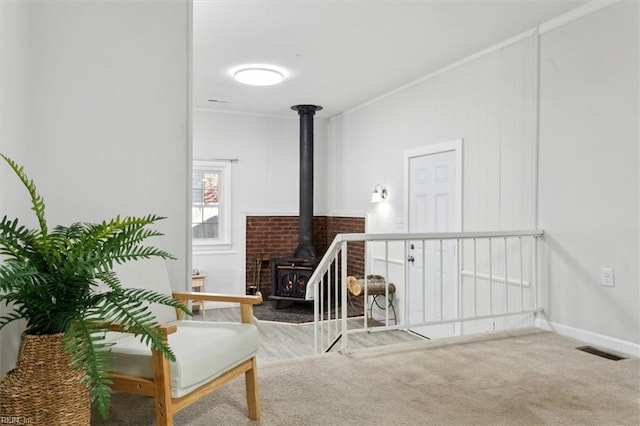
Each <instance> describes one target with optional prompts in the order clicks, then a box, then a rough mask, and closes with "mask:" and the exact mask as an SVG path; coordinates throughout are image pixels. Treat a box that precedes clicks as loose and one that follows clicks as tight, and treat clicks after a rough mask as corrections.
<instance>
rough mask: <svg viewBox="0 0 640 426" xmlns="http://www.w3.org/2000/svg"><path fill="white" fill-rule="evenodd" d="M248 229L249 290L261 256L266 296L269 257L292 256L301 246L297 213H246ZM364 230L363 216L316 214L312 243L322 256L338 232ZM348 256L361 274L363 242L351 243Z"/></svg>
mask: <svg viewBox="0 0 640 426" xmlns="http://www.w3.org/2000/svg"><path fill="white" fill-rule="evenodd" d="M246 230H247V231H246V283H247V284H246V286H247V289H248V288H249V286H251V285H253V282H254V274H255V271H256V270H257V267H256V264H257V262H256V259H257V258H258V256H260V258H261V259H262V261H261V262H260V291H261V292H262V295H263V297H264V298H265V299H266V298H268V296H269V295H270V294H271V265H270V263H269V260H270V259H272V258H279V257H291V256H292V255H293V252H294V251H295V249H296V247H297V246H298V216H247V222H246ZM361 232H364V218H351V217H327V216H315V217H314V218H313V245H314V248H315V250H316V254H317V255H318V257H319V258H320V257H322V256H323V255H324V253H325V252H326V251H327V248H328V247H329V245H330V244H331V242H332V241H333V239H334V238H335V236H336V234H339V233H361ZM347 255H348V262H349V265H350V266H349V270H350V271H351V270H352V268H355V269H354V274H357V275H362V272H361V271H364V244H363V243H349V246H348V247H347ZM352 265H353V266H352ZM358 271H360V272H358ZM349 273H351V272H349Z"/></svg>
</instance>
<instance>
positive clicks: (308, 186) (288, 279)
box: [271, 105, 322, 300]
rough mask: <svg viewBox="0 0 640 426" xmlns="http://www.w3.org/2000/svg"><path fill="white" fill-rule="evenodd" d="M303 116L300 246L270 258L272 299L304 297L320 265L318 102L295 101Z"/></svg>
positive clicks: (301, 118)
mask: <svg viewBox="0 0 640 426" xmlns="http://www.w3.org/2000/svg"><path fill="white" fill-rule="evenodd" d="M291 109H292V110H294V111H297V112H298V115H299V116H300V191H299V192H300V213H299V215H300V216H299V222H298V227H299V230H298V233H299V237H298V246H297V248H296V250H295V252H294V253H293V257H291V258H280V259H273V260H272V261H271V277H272V285H271V292H272V296H271V298H273V299H276V300H278V299H293V300H296V299H297V300H305V296H306V289H307V283H308V281H309V278H310V277H311V275H312V274H313V270H314V269H315V267H316V265H317V260H316V251H315V249H314V248H313V116H314V115H315V113H316V111H320V110H321V109H322V107H321V106H317V105H294V106H292V107H291Z"/></svg>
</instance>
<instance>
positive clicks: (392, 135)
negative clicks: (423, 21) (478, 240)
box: [328, 37, 536, 332]
mask: <svg viewBox="0 0 640 426" xmlns="http://www.w3.org/2000/svg"><path fill="white" fill-rule="evenodd" d="M535 53H536V50H535V40H534V39H533V37H529V38H526V39H524V40H521V41H519V42H517V43H515V44H511V45H508V46H506V47H502V48H499V49H497V50H493V51H492V52H490V53H487V54H485V55H483V56H481V57H479V58H477V59H474V60H472V61H468V62H466V63H464V64H462V65H460V66H457V67H455V68H452V69H450V70H448V71H446V72H443V73H440V74H437V75H434V76H433V77H432V78H428V79H426V80H424V81H422V82H420V83H418V84H416V85H414V86H412V87H409V88H407V89H405V90H402V91H399V92H397V93H394V94H392V95H390V96H387V97H385V98H383V99H380V100H378V101H376V102H373V103H371V104H369V105H366V106H363V107H361V108H359V109H356V110H354V111H352V112H348V113H346V114H344V115H342V116H339V117H337V118H335V119H332V120H331V121H330V131H329V135H330V141H329V144H330V145H329V146H330V157H329V158H330V162H329V164H330V172H329V174H328V176H329V187H330V188H331V189H332V190H331V191H329V201H328V203H329V206H330V210H331V212H332V213H333V214H338V215H339V214H345V213H354V212H360V214H362V213H368V214H369V221H368V225H369V226H368V232H406V230H407V224H406V223H405V221H406V219H405V218H406V217H407V212H406V194H405V192H406V190H407V188H405V187H404V185H405V184H404V179H405V173H406V172H407V171H405V169H404V152H405V150H409V149H414V148H418V147H423V146H426V145H431V144H437V143H441V142H445V141H450V140H454V139H463V140H464V142H463V201H462V202H463V214H462V219H463V220H462V222H463V223H462V229H463V230H465V231H476V230H481V231H491V230H494V231H497V230H514V229H532V228H534V220H535V185H534V181H535V168H536V162H535V155H533V153H534V152H535V122H536V116H535V112H536V110H535V93H536V92H535V78H536V74H535V69H536V68H535ZM377 183H380V184H383V185H384V186H385V187H387V188H388V190H389V200H388V202H386V203H381V204H371V203H370V197H371V191H372V190H373V187H374V185H375V184H377ZM376 247H377V248H378V249H377V250H374V251H375V253H374V254H373V257H374V259H373V260H374V265H375V267H376V268H381V267H382V268H384V267H383V266H382V265H381V262H380V261H381V260H382V259H384V256H385V255H384V252H383V250H382V249H383V246H382V245H378V246H376ZM394 247H395V246H394ZM396 248H397V249H395V250H393V251H392V253H391V255H390V257H391V260H392V261H393V265H392V266H393V267H392V268H391V270H390V275H391V276H390V277H389V280H390V281H392V282H395V283H397V284H398V283H402V282H403V280H404V275H403V268H402V267H400V266H398V265H402V264H403V263H404V261H403V250H402V249H401V247H400V246H397V247H396ZM465 259H466V260H467V262H470V261H471V260H472V257H471V256H466V257H465ZM464 267H465V269H469V270H471V266H470V265H465V266H464ZM382 271H384V269H374V270H372V271H371V272H374V273H381V272H382ZM397 296H398V297H399V300H402V297H403V295H402V286H399V287H398V293H397ZM485 329H486V327H483V329H482V331H484V330H485ZM465 330H466V331H468V332H470V331H471V329H470V328H469V327H466V328H465Z"/></svg>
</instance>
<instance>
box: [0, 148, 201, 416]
mask: <svg viewBox="0 0 640 426" xmlns="http://www.w3.org/2000/svg"><path fill="white" fill-rule="evenodd" d="M0 156H1V157H2V158H3V159H4V160H5V161H6V163H7V164H8V165H9V166H10V167H11V169H13V171H14V172H15V174H16V175H17V177H18V178H19V180H20V181H21V182H22V184H23V185H24V186H25V187H26V189H27V191H28V192H29V196H30V198H31V207H32V210H33V211H34V212H35V216H36V218H37V221H38V227H36V228H35V229H27V228H26V227H24V226H22V225H20V224H19V222H18V219H9V218H7V217H6V216H4V217H3V218H2V220H1V221H0V255H1V256H2V258H3V261H2V263H1V264H0V303H4V304H5V305H6V306H7V307H8V310H7V312H8V313H7V314H5V315H4V316H2V317H0V329H1V328H3V327H4V326H6V325H7V324H9V323H10V322H12V321H15V320H18V319H24V320H26V330H25V332H24V333H23V335H22V337H21V343H20V350H19V354H18V361H17V366H16V368H15V369H14V370H12V371H10V372H9V373H7V374H6V375H5V376H4V377H3V378H2V381H0V416H2V418H12V419H14V420H16V421H23V422H25V423H32V424H65V425H69V424H88V423H89V419H90V416H91V404H92V403H93V404H95V405H96V406H97V409H98V411H99V412H100V414H101V415H102V416H103V417H105V418H106V416H107V412H108V406H109V400H110V384H111V380H110V378H109V366H110V352H109V347H110V343H108V342H107V341H106V340H105V338H104V335H105V332H106V331H108V330H111V329H112V328H113V325H114V319H117V322H118V324H119V327H120V328H121V329H122V330H124V331H133V332H134V333H135V334H137V335H138V336H139V337H140V339H141V341H143V342H145V343H146V344H147V345H149V346H151V347H152V348H153V349H156V350H159V351H161V352H162V353H163V354H164V355H165V357H166V358H167V359H169V360H175V356H174V354H173V352H172V351H171V348H170V347H169V345H168V344H167V343H166V341H165V340H163V337H162V334H161V333H160V331H159V330H158V325H159V324H158V323H157V322H156V320H155V317H154V316H153V315H152V313H151V312H150V310H149V309H148V303H159V304H164V305H168V306H172V307H174V308H177V309H181V310H182V311H184V312H185V313H187V314H189V315H191V313H190V312H189V310H188V309H187V308H186V307H185V306H184V305H183V304H181V303H180V302H178V301H176V300H175V299H173V298H171V297H170V296H169V295H164V294H159V293H156V292H154V291H150V290H142V289H128V288H124V287H123V286H122V285H121V283H120V281H119V279H118V277H117V276H116V274H115V273H114V272H113V267H114V264H119V263H124V262H129V261H135V260H138V259H145V258H150V257H161V258H165V259H170V258H173V256H171V254H169V253H167V252H166V251H163V250H160V249H158V248H156V247H153V246H149V245H145V244H144V242H145V240H147V239H148V238H151V237H155V236H159V235H162V234H160V233H159V232H158V231H156V230H154V229H151V228H150V226H151V225H153V224H154V223H156V222H157V221H159V220H161V219H163V217H159V216H155V215H149V216H145V217H120V216H117V217H115V218H114V219H111V220H110V221H104V222H102V223H98V224H91V223H74V224H72V225H70V226H57V227H55V228H54V229H49V227H48V225H47V222H46V220H45V204H44V200H43V198H42V197H41V196H40V195H39V194H38V192H37V191H36V187H35V184H34V183H33V181H32V180H30V179H29V178H28V177H27V175H26V174H25V172H24V170H23V167H21V166H19V165H18V164H17V163H16V162H14V161H13V160H12V159H10V158H9V157H7V156H5V155H4V154H0ZM101 283H104V284H106V290H105V286H104V284H102V285H101Z"/></svg>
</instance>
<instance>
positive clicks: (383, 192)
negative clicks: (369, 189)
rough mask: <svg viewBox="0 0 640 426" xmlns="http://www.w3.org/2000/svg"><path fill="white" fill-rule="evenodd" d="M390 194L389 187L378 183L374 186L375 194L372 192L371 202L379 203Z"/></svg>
mask: <svg viewBox="0 0 640 426" xmlns="http://www.w3.org/2000/svg"><path fill="white" fill-rule="evenodd" d="M388 196H389V194H388V193H387V189H386V188H384V187H383V186H382V185H380V184H378V185H376V186H375V187H374V188H373V194H371V202H372V203H379V202H380V201H382V200H386V199H387V197H388Z"/></svg>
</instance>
